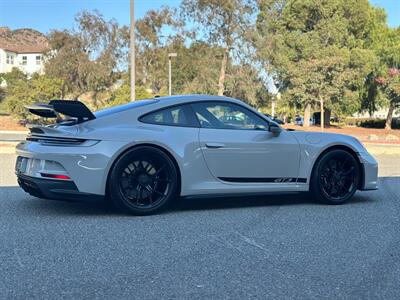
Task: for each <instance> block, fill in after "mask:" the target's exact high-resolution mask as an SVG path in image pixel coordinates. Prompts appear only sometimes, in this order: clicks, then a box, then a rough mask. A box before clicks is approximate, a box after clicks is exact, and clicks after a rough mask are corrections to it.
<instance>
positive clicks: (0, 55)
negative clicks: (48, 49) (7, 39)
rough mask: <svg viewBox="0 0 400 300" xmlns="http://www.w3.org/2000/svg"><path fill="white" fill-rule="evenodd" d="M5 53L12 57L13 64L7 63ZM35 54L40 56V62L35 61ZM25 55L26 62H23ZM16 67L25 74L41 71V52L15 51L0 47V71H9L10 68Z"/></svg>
mask: <svg viewBox="0 0 400 300" xmlns="http://www.w3.org/2000/svg"><path fill="white" fill-rule="evenodd" d="M7 54H8V55H12V56H13V57H14V64H10V63H9V64H7ZM36 56H40V57H41V60H40V63H39V64H37V63H36ZM23 57H26V64H23ZM14 67H15V68H18V69H20V70H21V71H23V72H24V73H26V74H28V75H29V74H32V73H35V72H39V73H43V55H42V54H41V53H15V52H9V51H4V50H3V49H0V73H7V72H11V70H12V68H14Z"/></svg>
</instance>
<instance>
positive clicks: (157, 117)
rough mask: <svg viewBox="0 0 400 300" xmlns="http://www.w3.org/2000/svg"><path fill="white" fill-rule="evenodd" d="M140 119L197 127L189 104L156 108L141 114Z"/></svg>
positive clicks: (162, 123) (155, 122) (156, 122)
mask: <svg viewBox="0 0 400 300" xmlns="http://www.w3.org/2000/svg"><path fill="white" fill-rule="evenodd" d="M140 121H141V122H144V123H150V124H159V125H172V126H182V127H198V124H197V121H196V119H195V117H194V116H193V113H192V109H191V107H190V106H189V105H179V106H173V107H169V108H165V109H162V110H158V111H155V112H152V113H149V114H147V115H144V116H142V117H141V118H140Z"/></svg>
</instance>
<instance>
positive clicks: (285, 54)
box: [257, 0, 376, 126]
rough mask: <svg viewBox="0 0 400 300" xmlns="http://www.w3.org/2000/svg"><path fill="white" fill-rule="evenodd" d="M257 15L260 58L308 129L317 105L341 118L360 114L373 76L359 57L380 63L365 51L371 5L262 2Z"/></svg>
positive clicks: (347, 0)
mask: <svg viewBox="0 0 400 300" xmlns="http://www.w3.org/2000/svg"><path fill="white" fill-rule="evenodd" d="M259 9H260V13H259V15H258V19H257V31H258V33H259V35H260V38H259V40H258V42H257V52H258V55H259V57H260V58H261V59H262V60H263V61H264V64H265V66H266V70H267V71H268V72H269V74H270V75H271V76H272V77H273V78H274V80H275V81H276V82H277V85H278V86H279V88H280V90H281V92H282V93H287V94H288V95H285V96H284V97H285V98H286V99H287V98H289V97H288V96H289V95H290V98H292V99H293V100H294V101H295V102H296V103H299V104H300V105H301V107H302V108H303V109H304V120H305V124H304V125H305V126H308V125H309V124H308V123H309V116H310V109H311V106H312V105H315V104H316V103H320V104H321V106H323V105H325V107H327V108H329V109H335V111H336V113H337V114H340V113H347V114H348V113H351V112H354V111H356V110H357V109H358V106H359V105H357V103H358V104H359V95H358V93H357V91H358V89H359V87H360V85H362V83H363V81H364V79H365V78H366V76H367V75H368V74H369V73H370V72H371V69H370V67H371V66H370V64H368V67H369V68H365V66H363V65H362V64H360V63H359V60H360V57H361V58H362V57H363V56H364V55H366V56H367V57H369V58H371V60H372V61H375V60H376V59H375V58H374V52H373V51H369V50H368V49H367V46H366V41H367V40H368V39H369V38H371V34H372V29H371V28H372V27H373V26H372V25H371V23H372V24H374V23H373V21H374V16H375V15H374V13H373V12H374V8H373V7H371V6H370V5H369V3H368V1H367V0H361V1H358V0H357V1H356V0H329V1H326V0H325V1H324V0H323V1H312V0H305V1H297V0H263V1H260V4H259ZM328 121H329V120H328Z"/></svg>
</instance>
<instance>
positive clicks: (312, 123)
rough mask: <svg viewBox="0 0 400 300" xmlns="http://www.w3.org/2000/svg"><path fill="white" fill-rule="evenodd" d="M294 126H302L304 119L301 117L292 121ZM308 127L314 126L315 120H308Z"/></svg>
mask: <svg viewBox="0 0 400 300" xmlns="http://www.w3.org/2000/svg"><path fill="white" fill-rule="evenodd" d="M294 124H295V125H299V126H303V125H304V118H303V117H296V119H295V120H294ZM310 125H315V119H314V118H310Z"/></svg>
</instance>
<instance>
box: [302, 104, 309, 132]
mask: <svg viewBox="0 0 400 300" xmlns="http://www.w3.org/2000/svg"><path fill="white" fill-rule="evenodd" d="M310 115H311V104H310V103H307V104H306V107H305V108H304V119H303V126H304V127H310Z"/></svg>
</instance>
